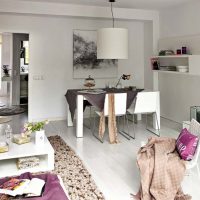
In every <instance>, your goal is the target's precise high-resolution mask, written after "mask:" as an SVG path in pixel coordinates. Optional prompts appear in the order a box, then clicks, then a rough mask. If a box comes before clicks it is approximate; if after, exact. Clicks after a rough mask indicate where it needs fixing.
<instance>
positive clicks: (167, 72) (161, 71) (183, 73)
mask: <svg viewBox="0 0 200 200" xmlns="http://www.w3.org/2000/svg"><path fill="white" fill-rule="evenodd" d="M153 71H154V72H158V73H166V74H182V75H191V74H190V73H189V72H178V71H164V70H153Z"/></svg>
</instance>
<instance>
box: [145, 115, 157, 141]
mask: <svg viewBox="0 0 200 200" xmlns="http://www.w3.org/2000/svg"><path fill="white" fill-rule="evenodd" d="M153 114H155V116H156V123H157V125H158V127H159V124H158V118H157V114H156V113H153ZM159 128H160V127H159ZM146 130H148V131H150V132H151V133H153V134H154V135H156V136H159V137H160V131H159V129H158V130H157V132H158V134H157V133H155V132H154V131H152V130H151V129H149V128H148V118H147V114H146Z"/></svg>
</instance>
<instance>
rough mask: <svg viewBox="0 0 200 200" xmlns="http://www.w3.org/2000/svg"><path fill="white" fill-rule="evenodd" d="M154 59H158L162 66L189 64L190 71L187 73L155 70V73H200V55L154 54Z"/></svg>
mask: <svg viewBox="0 0 200 200" xmlns="http://www.w3.org/2000/svg"><path fill="white" fill-rule="evenodd" d="M152 59H158V62H159V63H160V66H179V65H184V66H188V68H189V71H188V72H186V73H183V72H178V71H163V70H153V71H154V72H155V73H168V74H169V73H170V74H185V75H200V55H170V56H153V57H152Z"/></svg>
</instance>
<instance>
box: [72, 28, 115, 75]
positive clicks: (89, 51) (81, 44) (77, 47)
mask: <svg viewBox="0 0 200 200" xmlns="http://www.w3.org/2000/svg"><path fill="white" fill-rule="evenodd" d="M96 41H97V31H93V30H74V31H73V76H74V78H86V77H88V75H91V77H93V78H116V77H117V73H118V60H99V59H97V42H96Z"/></svg>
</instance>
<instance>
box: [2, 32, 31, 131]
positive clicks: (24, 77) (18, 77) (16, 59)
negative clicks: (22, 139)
mask: <svg viewBox="0 0 200 200" xmlns="http://www.w3.org/2000/svg"><path fill="white" fill-rule="evenodd" d="M0 66H1V70H0V78H1V80H0V109H2V110H3V108H11V109H10V110H9V111H8V112H10V114H9V115H10V116H12V118H13V117H17V118H19V119H20V121H21V118H22V117H23V118H25V119H27V116H28V102H29V101H28V94H29V92H28V86H29V34H26V33H6V32H5V33H0ZM15 107H18V108H24V109H25V110H26V112H25V113H24V114H23V115H18V114H17V115H16V110H15ZM12 110H13V113H12ZM0 117H1V115H0ZM18 130H19V129H18Z"/></svg>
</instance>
